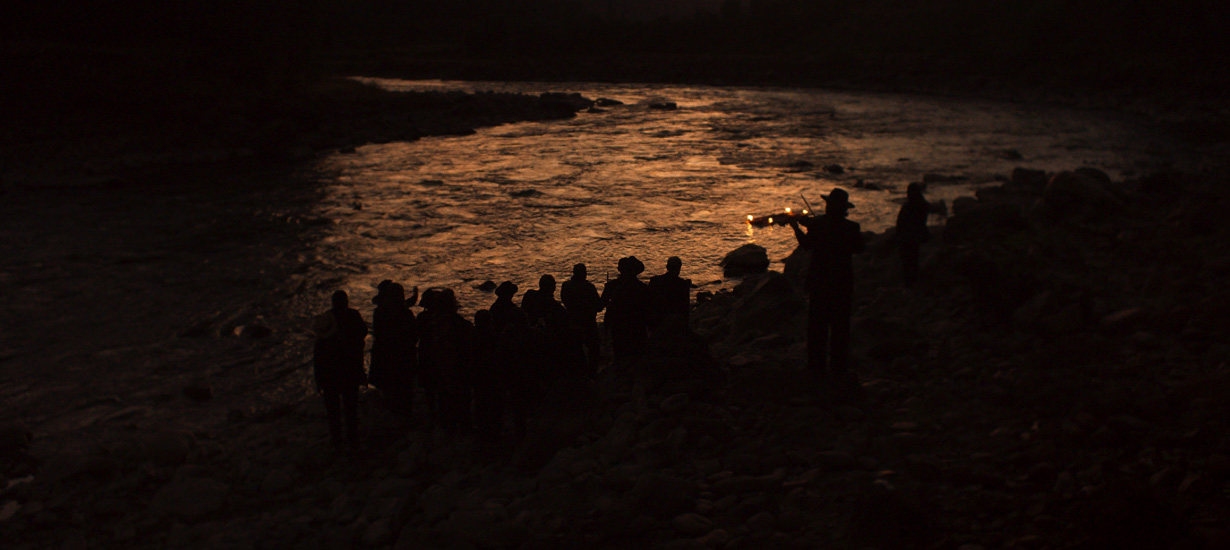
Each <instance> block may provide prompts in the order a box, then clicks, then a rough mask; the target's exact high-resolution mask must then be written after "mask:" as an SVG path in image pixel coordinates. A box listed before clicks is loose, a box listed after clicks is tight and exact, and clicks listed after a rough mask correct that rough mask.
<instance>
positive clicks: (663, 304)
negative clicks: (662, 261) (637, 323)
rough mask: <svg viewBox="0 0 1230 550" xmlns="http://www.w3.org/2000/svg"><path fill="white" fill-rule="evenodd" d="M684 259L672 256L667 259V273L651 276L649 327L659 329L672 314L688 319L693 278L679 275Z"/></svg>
mask: <svg viewBox="0 0 1230 550" xmlns="http://www.w3.org/2000/svg"><path fill="white" fill-rule="evenodd" d="M682 269H683V260H680V259H679V257H678V256H671V257H670V258H669V259H667V260H666V273H663V274H661V275H654V276H653V277H650V278H649V296H650V300H651V304H652V305H651V309H650V315H651V317H650V319H649V328H651V329H653V330H657V328H658V325H660V324H662V320H663V319H665V318H666V317H667V316H670V315H681V316H683V318H684V320H685V321H687V319H688V317H689V314H690V312H691V307H689V303H688V300H689V298H690V296H691V294H692V280H691V279H684V278H682V277H680V276H679V272H680V270H682Z"/></svg>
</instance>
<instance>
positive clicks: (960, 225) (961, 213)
mask: <svg viewBox="0 0 1230 550" xmlns="http://www.w3.org/2000/svg"><path fill="white" fill-rule="evenodd" d="M952 207H953V212H954V215H953V216H952V217H951V218H948V222H947V224H946V225H945V227H944V240H945V241H946V242H951V243H960V242H973V241H982V240H989V239H1000V238H1002V237H1003V236H1005V235H1009V234H1012V233H1015V232H1017V231H1023V230H1026V229H1028V228H1029V222H1027V221H1026V220H1025V217H1024V216H1022V215H1021V207H1020V206H1018V205H1016V204H1012V203H1002V202H1001V203H996V202H992V203H984V202H983V201H975V202H973V203H971V202H968V201H964V200H963V199H957V200H954V201H953V203H952Z"/></svg>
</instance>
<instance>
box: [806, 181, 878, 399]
mask: <svg viewBox="0 0 1230 550" xmlns="http://www.w3.org/2000/svg"><path fill="white" fill-rule="evenodd" d="M824 202H825V209H824V215H822V216H819V217H816V218H812V219H809V220H804V222H803V223H804V225H805V226H806V227H807V231H806V232H804V231H803V230H802V229H800V228H799V223H798V222H797V221H794V220H791V222H790V227H792V228H793V229H794V236H795V238H796V239H798V241H799V247H800V248H802V249H804V250H807V251H809V252H811V263H810V264H809V265H808V268H807V279H806V283H805V286H806V288H807V291H808V293H809V295H810V299H809V301H808V314H807V365H808V367H810V368H811V369H813V370H815V371H817V372H819V373H826V372H831V373H832V374H835V375H842V374H845V373H846V372H847V369H848V368H849V363H850V316H851V314H852V313H853V308H854V305H853V304H854V258H853V256H854V254H857V253H859V252H862V251H863V248H864V244H863V235H862V230H861V228H860V227H859V224H857V223H855V222H852V221H850V220H848V219H846V215H847V214H848V213H849V211H850V209H851V208H853V207H854V205H853V204H852V203H850V195H849V193H846V191H845V190H844V189H841V188H834V189H833V191H832V192H830V193H829V194H827V195H824Z"/></svg>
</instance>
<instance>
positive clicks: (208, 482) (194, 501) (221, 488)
mask: <svg viewBox="0 0 1230 550" xmlns="http://www.w3.org/2000/svg"><path fill="white" fill-rule="evenodd" d="M228 493H230V486H228V485H227V484H225V483H222V482H221V481H216V480H212V479H195V478H186V479H181V480H179V481H173V482H171V483H168V484H166V485H164V486H163V487H162V489H159V490H158V492H157V493H156V494H154V498H153V499H151V500H150V512H151V514H152V515H154V516H157V517H162V516H172V517H176V518H179V519H184V520H196V519H200V518H201V517H203V516H206V515H208V514H211V513H213V512H216V511H218V510H219V509H221V508H222V505H223V504H224V503H225V502H226V497H227V494H228Z"/></svg>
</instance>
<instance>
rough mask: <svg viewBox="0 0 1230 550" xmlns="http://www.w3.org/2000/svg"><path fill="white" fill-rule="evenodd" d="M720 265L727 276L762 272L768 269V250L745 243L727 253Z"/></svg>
mask: <svg viewBox="0 0 1230 550" xmlns="http://www.w3.org/2000/svg"><path fill="white" fill-rule="evenodd" d="M721 266H722V274H724V275H725V276H727V277H739V276H742V275H752V274H756V273H764V272H765V271H767V270H768V269H769V252H768V251H767V250H765V247H763V246H760V245H758V244H752V243H747V244H745V245H743V246H740V247H739V248H736V249H734V250H732V251H730V252H729V253H727V254H726V257H725V258H722V262H721Z"/></svg>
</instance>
